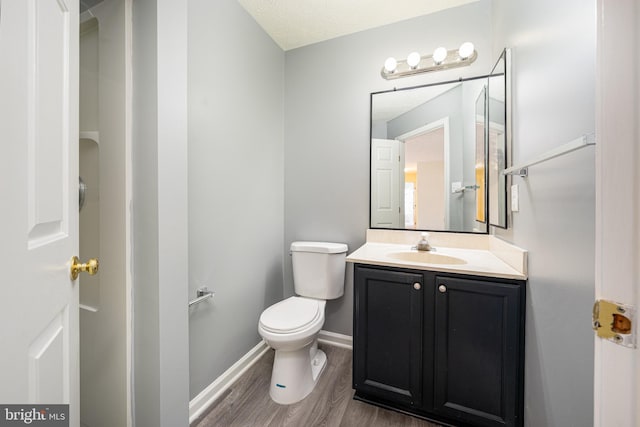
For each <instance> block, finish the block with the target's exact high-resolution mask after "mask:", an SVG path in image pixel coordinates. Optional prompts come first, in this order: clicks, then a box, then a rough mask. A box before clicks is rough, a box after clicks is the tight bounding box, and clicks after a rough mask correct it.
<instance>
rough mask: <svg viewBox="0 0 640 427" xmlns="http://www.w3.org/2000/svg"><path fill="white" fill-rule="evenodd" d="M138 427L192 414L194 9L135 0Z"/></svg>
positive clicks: (157, 426)
mask: <svg viewBox="0 0 640 427" xmlns="http://www.w3.org/2000/svg"><path fill="white" fill-rule="evenodd" d="M133 7H134V9H133V19H134V22H133V28H134V34H133V43H134V45H133V52H134V54H133V55H134V57H133V87H134V88H135V90H134V93H133V117H134V120H133V147H132V151H133V152H132V156H133V159H132V168H133V177H132V178H133V206H132V212H133V218H132V230H133V236H132V239H133V244H132V246H133V263H132V265H133V327H134V331H133V336H134V338H133V342H134V348H133V356H134V361H133V363H134V366H133V371H134V375H135V377H134V380H133V387H134V396H133V399H134V402H133V404H134V414H133V416H134V424H135V425H136V426H137V427H146V426H149V427H165V426H166V427H169V426H180V425H186V420H187V419H188V415H189V412H188V403H189V393H188V391H189V390H188V388H189V385H188V363H189V359H188V340H187V337H186V331H187V328H188V323H187V322H188V317H187V286H186V283H185V281H184V278H183V276H184V266H185V265H187V262H188V251H187V238H186V235H187V232H186V225H187V219H188V218H187V215H186V209H185V208H182V209H176V206H178V207H186V206H187V198H186V196H187V186H186V183H187V174H186V168H187V162H186V155H187V152H186V142H187V141H186V137H187V129H186V114H187V106H186V94H187V93H186V92H187V90H186V68H185V66H186V57H185V55H186V46H184V45H185V44H186V7H185V6H184V4H182V3H181V2H174V1H173V0H140V1H135V2H133Z"/></svg>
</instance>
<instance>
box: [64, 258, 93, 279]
mask: <svg viewBox="0 0 640 427" xmlns="http://www.w3.org/2000/svg"><path fill="white" fill-rule="evenodd" d="M98 266H99V264H98V260H97V259H95V258H91V259H90V260H89V261H88V262H85V263H82V264H81V263H80V259H79V258H78V257H77V256H74V257H72V258H71V267H70V268H69V273H70V274H71V280H76V279H77V278H78V275H79V274H80V272H81V271H85V272H87V273H89V275H90V276H93V275H94V274H96V273H97V272H98Z"/></svg>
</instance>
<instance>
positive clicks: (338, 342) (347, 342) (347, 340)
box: [318, 330, 353, 350]
mask: <svg viewBox="0 0 640 427" xmlns="http://www.w3.org/2000/svg"><path fill="white" fill-rule="evenodd" d="M318 342H320V343H322V344H327V345H332V346H334V347H341V348H348V349H349V350H353V337H351V336H349V335H343V334H338V333H335V332H329V331H325V330H322V331H320V333H319V334H318Z"/></svg>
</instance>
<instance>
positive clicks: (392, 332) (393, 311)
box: [353, 267, 424, 407]
mask: <svg viewBox="0 0 640 427" xmlns="http://www.w3.org/2000/svg"><path fill="white" fill-rule="evenodd" d="M355 278H356V280H357V283H356V284H355V286H356V289H357V293H356V299H355V306H356V310H357V312H358V313H359V314H358V318H357V320H356V322H355V325H354V326H355V335H356V336H357V337H358V340H357V341H355V342H354V352H355V353H357V354H358V355H360V357H359V359H358V363H354V369H353V378H354V383H355V384H356V385H357V390H359V391H362V392H363V393H366V394H367V395H369V396H375V397H378V398H380V399H383V400H388V401H393V402H399V403H402V404H404V405H408V406H416V407H419V406H420V405H422V377H423V373H422V349H423V340H422V322H423V307H424V302H423V298H422V292H421V288H422V287H423V283H424V279H423V276H422V274H416V273H406V272H399V271H387V270H378V269H372V268H364V267H360V268H358V273H357V274H356V276H355Z"/></svg>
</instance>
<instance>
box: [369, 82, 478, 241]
mask: <svg viewBox="0 0 640 427" xmlns="http://www.w3.org/2000/svg"><path fill="white" fill-rule="evenodd" d="M486 83H487V78H486V76H485V77H479V78H472V79H466V80H459V81H455V82H447V83H442V84H434V85H428V86H420V87H414V88H407V89H400V90H394V91H387V92H378V93H373V94H371V197H370V202H371V206H370V226H371V228H390V229H412V230H432V231H456V232H469V233H473V232H475V233H486V232H487V225H486V224H485V223H484V222H483V221H482V219H483V218H485V217H486V203H485V201H486V185H485V182H486V174H485V171H486V165H485V164H484V160H483V158H484V156H485V153H486V151H485V148H484V147H485V144H484V135H482V137H481V145H482V147H481V148H480V149H479V150H480V151H481V152H482V156H481V157H480V160H481V161H482V165H481V166H480V167H478V165H477V162H478V160H479V157H478V155H477V153H478V149H477V145H478V138H477V131H478V125H477V122H476V115H477V114H478V111H477V108H476V107H477V105H476V101H477V100H478V98H479V97H480V96H481V93H482V92H483V90H484V88H485V86H486ZM481 114H483V113H481ZM481 132H482V131H481Z"/></svg>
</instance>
